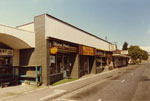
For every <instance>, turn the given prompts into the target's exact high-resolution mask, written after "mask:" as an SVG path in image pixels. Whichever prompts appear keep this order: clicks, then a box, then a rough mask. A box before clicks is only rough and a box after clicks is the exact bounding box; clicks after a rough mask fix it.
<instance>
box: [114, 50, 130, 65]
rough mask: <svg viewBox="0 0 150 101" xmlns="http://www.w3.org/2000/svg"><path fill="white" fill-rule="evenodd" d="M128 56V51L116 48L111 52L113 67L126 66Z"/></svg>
mask: <svg viewBox="0 0 150 101" xmlns="http://www.w3.org/2000/svg"><path fill="white" fill-rule="evenodd" d="M129 59H130V57H129V56H128V51H122V50H117V51H114V52H113V60H112V61H113V67H114V68H118V67H123V66H127V65H128V62H129Z"/></svg>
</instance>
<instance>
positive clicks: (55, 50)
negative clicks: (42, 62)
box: [50, 47, 58, 54]
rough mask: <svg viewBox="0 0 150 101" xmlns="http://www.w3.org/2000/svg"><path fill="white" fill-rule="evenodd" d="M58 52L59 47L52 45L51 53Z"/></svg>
mask: <svg viewBox="0 0 150 101" xmlns="http://www.w3.org/2000/svg"><path fill="white" fill-rule="evenodd" d="M57 52H58V49H57V48H56V47H52V48H51V49H50V53H51V54H56V53H57Z"/></svg>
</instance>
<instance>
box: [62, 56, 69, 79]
mask: <svg viewBox="0 0 150 101" xmlns="http://www.w3.org/2000/svg"><path fill="white" fill-rule="evenodd" d="M62 60H63V67H64V78H67V77H70V64H69V63H70V61H69V60H70V58H69V55H66V54H63V56H62Z"/></svg>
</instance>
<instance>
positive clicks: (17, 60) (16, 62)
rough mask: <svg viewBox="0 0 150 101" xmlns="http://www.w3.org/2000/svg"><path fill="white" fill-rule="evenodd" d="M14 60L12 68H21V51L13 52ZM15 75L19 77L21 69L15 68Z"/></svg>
mask: <svg viewBox="0 0 150 101" xmlns="http://www.w3.org/2000/svg"><path fill="white" fill-rule="evenodd" d="M13 54H14V55H13V59H12V66H19V63H20V51H19V50H14V51H13ZM13 73H14V74H15V75H19V69H18V68H15V70H14V71H13Z"/></svg>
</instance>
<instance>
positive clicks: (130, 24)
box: [0, 0, 150, 51]
mask: <svg viewBox="0 0 150 101" xmlns="http://www.w3.org/2000/svg"><path fill="white" fill-rule="evenodd" d="M149 5H150V0H0V24H4V25H9V26H18V25H21V24H24V23H28V22H32V21H33V20H34V16H37V15H40V14H43V13H48V14H50V15H52V16H55V17H57V18H59V19H62V20H64V21H66V22H68V23H70V24H73V25H75V26H77V27H79V28H81V29H83V30H86V31H88V32H90V33H92V34H94V35H97V36H99V37H101V38H103V39H104V38H105V36H107V39H108V41H110V42H117V45H118V47H120V46H122V44H123V43H124V42H125V41H127V42H128V43H129V45H139V46H142V47H144V48H145V49H149V51H150V6H149Z"/></svg>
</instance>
